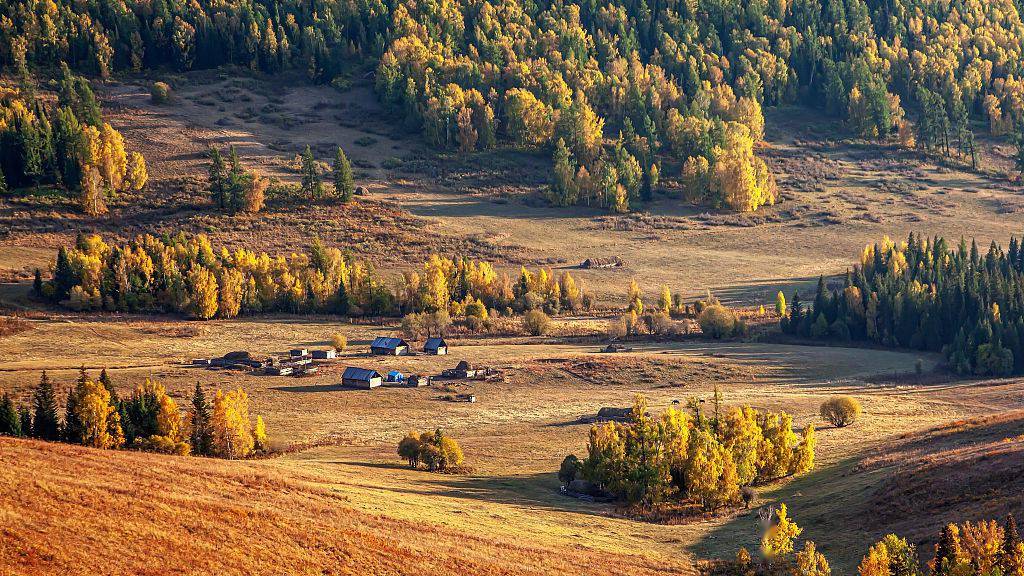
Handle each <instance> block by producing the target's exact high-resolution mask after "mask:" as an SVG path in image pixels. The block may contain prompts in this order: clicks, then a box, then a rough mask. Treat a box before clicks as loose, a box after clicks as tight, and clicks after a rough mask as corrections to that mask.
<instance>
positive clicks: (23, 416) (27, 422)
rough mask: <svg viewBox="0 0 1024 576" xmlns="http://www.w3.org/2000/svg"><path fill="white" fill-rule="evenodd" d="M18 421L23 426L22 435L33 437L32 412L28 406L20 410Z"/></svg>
mask: <svg viewBox="0 0 1024 576" xmlns="http://www.w3.org/2000/svg"><path fill="white" fill-rule="evenodd" d="M18 421H19V424H20V425H21V435H22V436H31V435H32V412H31V411H30V410H29V409H28V406H24V405H23V406H22V407H21V408H19V409H18Z"/></svg>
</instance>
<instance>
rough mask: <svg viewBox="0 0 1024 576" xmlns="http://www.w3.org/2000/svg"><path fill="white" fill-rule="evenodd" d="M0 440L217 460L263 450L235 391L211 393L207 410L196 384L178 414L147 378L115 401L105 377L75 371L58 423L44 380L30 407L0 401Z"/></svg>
mask: <svg viewBox="0 0 1024 576" xmlns="http://www.w3.org/2000/svg"><path fill="white" fill-rule="evenodd" d="M0 434H5V435H11V436H27V437H31V438H38V439H40V440H49V441H62V442H69V443H72V444H81V445H84V446H91V447H94V448H108V449H118V448H127V449H132V450H145V451H150V452H161V453H165V454H179V455H188V454H195V455H198V456H216V457H221V458H245V457H247V456H251V455H253V454H256V453H262V452H266V451H267V450H268V448H269V446H268V444H267V432H266V427H265V425H264V423H263V418H262V417H261V416H257V417H256V421H255V424H253V423H252V422H251V420H250V416H249V399H248V396H247V395H246V393H245V392H244V391H243V390H242V389H238V390H232V391H229V392H228V393H226V394H225V393H223V392H221V391H220V390H217V393H216V395H215V396H214V399H213V403H212V405H211V404H210V403H209V402H208V401H207V399H206V396H205V393H204V392H203V389H202V387H201V386H200V385H199V384H196V388H195V392H194V394H193V397H192V406H191V410H190V411H189V412H188V414H182V412H181V410H180V409H179V408H178V405H177V403H176V402H175V401H174V399H173V398H171V397H170V396H168V395H167V391H166V390H165V389H164V387H163V386H162V385H161V384H159V383H157V382H154V381H152V380H150V379H149V378H147V379H146V381H145V382H144V383H143V384H140V385H139V386H137V387H136V388H135V390H133V391H132V393H131V394H130V395H129V396H128V397H126V398H119V397H118V395H117V392H116V390H115V387H114V384H113V382H112V381H111V379H110V377H109V376H108V375H107V371H106V370H103V371H102V372H101V373H100V376H99V378H98V379H96V380H93V379H92V378H91V377H90V376H89V375H88V374H87V373H86V372H85V369H82V371H81V373H80V375H79V377H78V380H77V381H76V382H75V384H74V386H72V387H71V388H70V389H69V390H68V392H67V397H66V403H65V407H64V416H63V419H61V418H60V416H59V415H58V408H57V395H56V392H55V391H54V387H53V383H52V382H51V381H50V378H49V376H48V375H47V374H46V372H43V375H42V377H41V378H40V381H39V385H38V386H37V387H36V389H35V390H34V391H33V393H32V397H31V399H30V401H29V402H28V403H26V404H23V405H22V406H21V407H20V408H19V407H17V406H16V405H15V402H14V401H13V400H12V399H11V397H10V395H9V394H8V393H5V394H4V395H3V397H2V400H0Z"/></svg>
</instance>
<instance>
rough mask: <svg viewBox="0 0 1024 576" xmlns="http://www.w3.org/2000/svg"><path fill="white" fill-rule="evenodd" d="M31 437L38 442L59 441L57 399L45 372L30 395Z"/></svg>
mask: <svg viewBox="0 0 1024 576" xmlns="http://www.w3.org/2000/svg"><path fill="white" fill-rule="evenodd" d="M32 409H33V416H32V436H33V437H34V438H39V439H40V440H51V441H53V440H59V439H60V421H59V420H58V418H57V399H56V396H55V395H54V392H53V384H51V383H50V378H49V376H47V374H46V372H45V371H44V372H43V375H42V377H41V378H40V379H39V386H38V387H37V388H36V391H35V393H34V394H33V395H32Z"/></svg>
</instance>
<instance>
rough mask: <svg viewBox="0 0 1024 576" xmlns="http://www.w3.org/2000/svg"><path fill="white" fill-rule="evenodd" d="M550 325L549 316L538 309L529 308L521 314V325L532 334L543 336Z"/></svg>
mask: <svg viewBox="0 0 1024 576" xmlns="http://www.w3.org/2000/svg"><path fill="white" fill-rule="evenodd" d="M550 325H551V318H548V315H547V314H545V313H543V312H541V311H540V310H530V311H529V312H527V313H526V315H524V316H523V326H524V327H525V328H526V331H527V332H529V333H530V335H532V336H543V335H544V334H546V333H547V331H548V327H549V326H550Z"/></svg>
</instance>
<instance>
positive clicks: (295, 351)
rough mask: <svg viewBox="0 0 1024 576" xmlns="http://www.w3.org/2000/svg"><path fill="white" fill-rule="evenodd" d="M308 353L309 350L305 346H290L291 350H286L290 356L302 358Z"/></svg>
mask: <svg viewBox="0 0 1024 576" xmlns="http://www.w3.org/2000/svg"><path fill="white" fill-rule="evenodd" d="M308 354H309V350H306V349H305V348H292V349H291V350H289V351H288V355H289V356H291V357H292V358H302V357H303V356H306V355H308Z"/></svg>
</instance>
